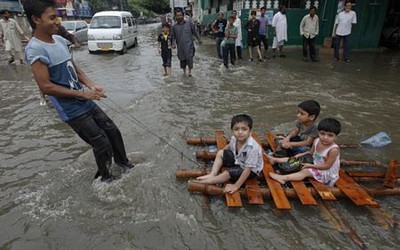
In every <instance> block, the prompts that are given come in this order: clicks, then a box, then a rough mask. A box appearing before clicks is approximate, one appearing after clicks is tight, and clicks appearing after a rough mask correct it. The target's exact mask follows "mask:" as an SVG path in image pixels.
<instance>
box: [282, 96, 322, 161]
mask: <svg viewBox="0 0 400 250" xmlns="http://www.w3.org/2000/svg"><path fill="white" fill-rule="evenodd" d="M297 107H298V109H297V120H296V125H295V126H296V127H295V128H294V129H293V130H292V131H291V132H290V133H289V134H288V135H287V136H286V137H284V138H283V140H281V141H280V142H279V143H278V149H277V152H276V156H278V157H284V156H294V155H297V154H299V153H303V152H306V151H309V150H310V146H311V145H312V144H313V141H314V139H315V138H317V137H318V129H317V125H316V124H315V120H316V119H317V117H318V115H319V113H320V111H321V106H320V105H319V103H318V102H316V101H314V100H307V101H303V102H301V103H300V104H299V105H298V106H297ZM279 148H280V149H279Z"/></svg>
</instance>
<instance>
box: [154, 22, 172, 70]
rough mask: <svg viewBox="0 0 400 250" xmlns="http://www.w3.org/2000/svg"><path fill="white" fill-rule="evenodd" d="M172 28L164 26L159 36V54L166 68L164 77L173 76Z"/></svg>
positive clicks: (167, 25) (166, 24)
mask: <svg viewBox="0 0 400 250" xmlns="http://www.w3.org/2000/svg"><path fill="white" fill-rule="evenodd" d="M170 30H171V27H170V26H169V24H168V23H165V24H163V26H162V28H161V32H162V33H161V34H159V35H158V39H157V41H158V45H157V48H158V53H159V54H160V55H161V58H162V61H163V64H162V65H163V67H164V76H171V60H172V49H171V34H170Z"/></svg>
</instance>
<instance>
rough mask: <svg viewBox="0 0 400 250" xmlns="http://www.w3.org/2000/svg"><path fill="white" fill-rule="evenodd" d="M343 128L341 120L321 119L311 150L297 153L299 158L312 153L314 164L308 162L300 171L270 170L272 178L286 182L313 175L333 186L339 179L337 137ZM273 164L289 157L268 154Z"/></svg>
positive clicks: (284, 160)
mask: <svg viewBox="0 0 400 250" xmlns="http://www.w3.org/2000/svg"><path fill="white" fill-rule="evenodd" d="M340 130H341V124H340V122H339V121H337V120H336V119H333V118H326V119H323V120H321V122H320V123H319V124H318V138H317V139H316V140H315V141H314V143H313V146H312V148H311V150H310V151H309V152H305V153H301V154H298V155H296V156H295V157H296V158H299V157H301V156H303V155H305V154H312V156H313V164H310V163H306V164H304V165H303V167H302V169H301V170H300V171H299V172H296V173H292V174H287V175H280V174H276V173H273V172H270V173H269V175H270V177H271V178H272V179H274V180H276V181H278V182H280V183H281V184H284V183H285V182H287V181H301V180H303V179H304V178H306V177H313V178H314V179H316V180H317V181H319V182H321V183H323V184H325V185H327V186H329V187H332V186H333V185H334V184H335V182H336V181H337V180H338V179H339V169H340V149H339V146H338V145H337V144H336V142H335V141H336V138H337V136H338V135H339V133H340ZM268 159H269V161H270V163H271V164H274V163H275V162H278V163H282V162H287V161H288V157H285V158H275V157H272V156H268Z"/></svg>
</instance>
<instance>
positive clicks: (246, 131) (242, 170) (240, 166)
mask: <svg viewBox="0 0 400 250" xmlns="http://www.w3.org/2000/svg"><path fill="white" fill-rule="evenodd" d="M252 126H253V120H252V119H251V117H250V116H248V115H236V116H234V117H233V118H232V121H231V129H232V132H233V136H232V138H231V141H230V143H229V145H227V146H226V147H225V148H224V149H223V150H219V151H218V153H217V156H216V157H215V161H214V164H213V166H212V169H211V173H210V174H208V175H203V176H200V177H198V178H197V179H196V181H197V182H200V183H204V184H218V183H225V182H227V181H229V180H231V181H232V182H234V184H227V185H226V186H225V190H224V192H225V193H230V194H232V193H234V192H236V191H237V190H238V189H239V188H240V187H241V186H242V185H243V183H244V182H245V181H246V180H247V178H253V177H256V176H257V175H258V174H259V173H260V172H261V170H262V168H263V166H264V163H263V157H262V149H261V147H260V145H258V143H257V142H256V141H255V140H254V139H253V138H252V137H251V135H250V134H251V128H252ZM223 165H224V166H226V167H227V168H228V169H227V170H226V171H224V172H222V173H220V174H218V172H219V170H220V169H221V167H222V166H223Z"/></svg>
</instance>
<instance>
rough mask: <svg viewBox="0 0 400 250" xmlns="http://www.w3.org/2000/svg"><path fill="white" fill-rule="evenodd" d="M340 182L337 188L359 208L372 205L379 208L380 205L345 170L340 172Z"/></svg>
mask: <svg viewBox="0 0 400 250" xmlns="http://www.w3.org/2000/svg"><path fill="white" fill-rule="evenodd" d="M339 176H340V177H339V180H338V181H337V182H336V186H337V187H338V188H339V189H340V190H341V191H342V192H343V193H344V194H345V195H346V196H347V197H348V198H349V199H350V200H352V201H353V202H354V204H356V205H357V206H362V205H370V206H373V207H379V204H378V203H377V202H376V201H375V200H374V199H373V198H372V197H371V196H370V195H369V194H368V193H367V191H365V190H364V189H363V188H362V187H361V186H360V185H358V184H357V183H356V182H355V181H354V180H353V179H351V177H350V176H348V175H347V174H346V172H345V171H344V170H339Z"/></svg>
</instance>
